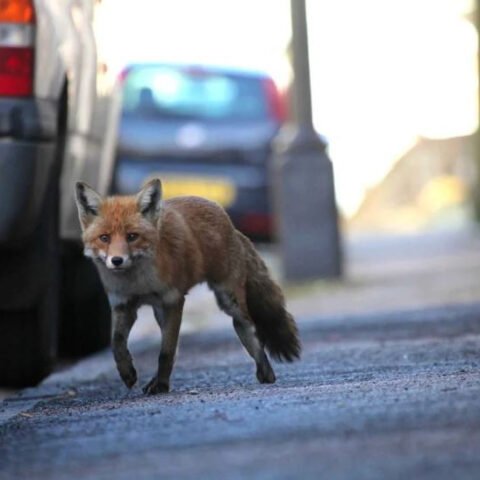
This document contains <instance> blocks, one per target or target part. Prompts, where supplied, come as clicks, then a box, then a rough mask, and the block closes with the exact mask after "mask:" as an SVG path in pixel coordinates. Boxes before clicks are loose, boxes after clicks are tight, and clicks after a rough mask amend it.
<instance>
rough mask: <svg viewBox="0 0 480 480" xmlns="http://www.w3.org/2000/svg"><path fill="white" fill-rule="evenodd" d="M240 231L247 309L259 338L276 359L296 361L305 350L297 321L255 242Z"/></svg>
mask: <svg viewBox="0 0 480 480" xmlns="http://www.w3.org/2000/svg"><path fill="white" fill-rule="evenodd" d="M237 233H238V235H239V237H240V240H241V242H242V244H243V246H244V249H245V254H246V258H247V285H246V290H247V292H246V293H247V308H248V312H249V313H250V316H251V317H252V320H253V322H254V323H255V326H256V329H257V334H258V337H259V339H260V341H261V342H262V344H264V345H265V347H266V348H267V350H268V352H269V353H270V355H271V356H272V357H273V358H275V359H276V360H280V361H283V360H285V361H287V362H292V361H293V360H295V359H296V358H299V357H300V350H301V346H300V340H299V338H298V329H297V325H296V323H295V320H294V319H293V317H292V315H290V313H288V312H287V310H286V308H285V298H284V296H283V293H282V290H281V289H280V287H279V286H278V285H277V284H276V283H275V282H274V281H273V280H272V278H271V277H270V274H269V272H268V270H267V267H266V265H265V263H264V262H263V260H262V259H261V258H260V256H259V255H258V253H257V252H256V250H255V248H254V247H253V245H252V242H250V240H249V239H248V238H247V237H245V236H244V235H243V234H241V233H240V232H237Z"/></svg>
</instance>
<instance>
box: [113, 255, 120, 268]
mask: <svg viewBox="0 0 480 480" xmlns="http://www.w3.org/2000/svg"><path fill="white" fill-rule="evenodd" d="M112 263H113V265H115V266H116V267H119V266H120V265H121V264H122V263H123V258H122V257H112Z"/></svg>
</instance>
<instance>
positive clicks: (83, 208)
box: [75, 179, 162, 272]
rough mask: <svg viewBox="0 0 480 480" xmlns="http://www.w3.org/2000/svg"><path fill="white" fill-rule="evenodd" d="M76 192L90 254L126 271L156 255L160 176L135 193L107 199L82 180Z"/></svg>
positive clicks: (78, 183) (117, 269)
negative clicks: (145, 258) (142, 260)
mask: <svg viewBox="0 0 480 480" xmlns="http://www.w3.org/2000/svg"><path fill="white" fill-rule="evenodd" d="M75 193H76V203H77V208H78V216H79V219H80V224H81V227H82V231H83V235H82V238H83V243H84V246H85V250H84V253H85V255H86V256H87V257H91V258H92V259H94V260H95V261H96V262H98V263H99V264H101V265H104V266H105V267H106V268H107V269H109V270H111V271H115V272H122V271H126V270H128V269H129V268H131V267H132V266H134V265H135V263H136V262H138V261H139V260H140V259H141V258H144V257H152V256H153V255H154V253H155V245H156V239H157V237H158V231H157V227H158V223H159V220H160V214H161V208H162V185H161V182H160V180H159V179H154V180H151V181H150V182H148V183H147V184H146V185H145V186H144V187H143V188H142V190H141V191H140V193H138V194H137V195H134V196H125V197H107V198H103V197H101V196H100V195H99V194H98V193H97V192H96V191H95V190H93V188H91V187H89V186H88V185H87V184H85V183H82V182H77V184H76V186H75Z"/></svg>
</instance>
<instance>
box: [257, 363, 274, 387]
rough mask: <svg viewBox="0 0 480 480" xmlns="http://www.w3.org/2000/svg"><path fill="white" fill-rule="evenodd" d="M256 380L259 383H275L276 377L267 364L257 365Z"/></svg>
mask: <svg viewBox="0 0 480 480" xmlns="http://www.w3.org/2000/svg"><path fill="white" fill-rule="evenodd" d="M257 379H258V381H259V382H260V383H275V381H276V377H275V372H274V371H273V368H272V367H271V366H270V365H268V364H266V365H258V366H257Z"/></svg>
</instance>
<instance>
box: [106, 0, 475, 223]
mask: <svg viewBox="0 0 480 480" xmlns="http://www.w3.org/2000/svg"><path fill="white" fill-rule="evenodd" d="M103 5H104V7H102V8H103V13H102V16H100V17H99V18H98V26H99V43H100V48H101V52H100V54H101V56H102V57H103V58H104V59H105V60H107V62H108V64H109V65H110V67H111V68H112V71H117V70H118V69H120V68H121V67H122V66H123V65H124V64H126V63H129V62H132V61H148V60H152V61H162V60H163V61H194V62H207V63H218V64H227V65H236V66H242V67H250V68H256V69H264V70H267V71H269V72H270V73H271V74H272V75H273V76H274V77H275V78H276V79H277V81H278V82H279V83H284V82H285V81H286V78H288V72H289V70H288V65H287V63H286V58H285V48H286V46H287V44H288V41H289V38H290V34H291V31H290V17H289V15H290V11H289V1H288V0H242V1H234V0H229V1H225V0H175V1H169V0H103ZM307 6H308V22H309V40H310V68H311V76H312V92H313V112H314V122H315V126H316V128H317V129H318V131H319V132H320V133H322V134H323V135H325V136H326V138H327V139H328V141H329V144H330V154H331V158H332V161H333V164H334V168H335V175H336V189H337V197H338V198H337V200H338V202H339V205H340V208H341V209H342V210H343V212H344V213H346V214H351V213H353V212H354V211H355V209H356V208H358V206H359V204H360V202H361V200H362V198H363V196H364V193H365V191H366V190H367V189H368V188H369V187H371V186H373V185H374V184H375V183H376V182H378V181H379V180H380V179H381V178H383V176H384V175H385V174H386V173H387V172H388V170H389V169H390V168H391V166H392V164H393V163H394V162H395V161H396V160H397V159H398V157H399V156H400V155H401V154H402V153H404V152H405V150H406V149H408V148H409V147H410V146H411V145H413V144H414V142H415V141H416V139H417V138H418V136H428V137H449V136H456V135H466V134H469V133H471V132H472V131H473V130H474V129H475V127H476V118H477V97H476V85H477V77H476V33H475V31H474V29H473V27H472V25H471V24H470V23H469V22H467V21H466V20H465V19H464V18H463V17H462V15H464V14H465V13H466V12H468V11H470V10H471V9H472V7H473V0H362V1H359V0H310V1H308V4H307Z"/></svg>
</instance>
